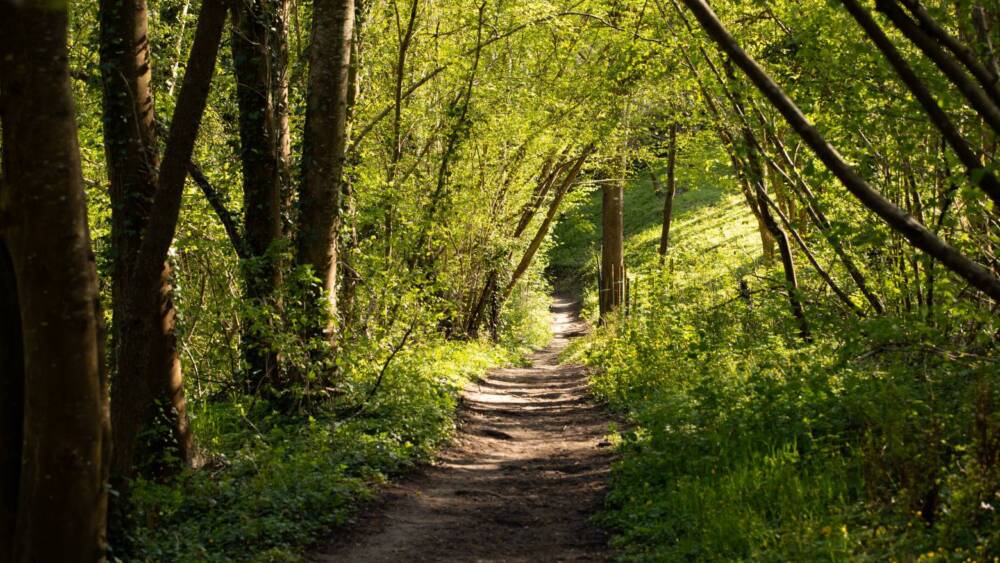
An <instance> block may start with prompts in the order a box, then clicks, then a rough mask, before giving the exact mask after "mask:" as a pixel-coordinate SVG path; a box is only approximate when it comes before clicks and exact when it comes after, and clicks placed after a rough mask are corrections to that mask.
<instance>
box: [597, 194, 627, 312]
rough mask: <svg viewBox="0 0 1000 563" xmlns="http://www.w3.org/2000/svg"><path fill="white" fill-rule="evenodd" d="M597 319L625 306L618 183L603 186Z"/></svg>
mask: <svg viewBox="0 0 1000 563" xmlns="http://www.w3.org/2000/svg"><path fill="white" fill-rule="evenodd" d="M600 274H601V278H600V281H601V283H600V297H599V299H598V304H599V310H600V318H601V321H602V322H603V321H604V320H605V319H606V318H607V316H608V315H609V314H611V313H612V312H614V311H615V310H616V309H618V308H619V307H621V306H622V304H624V303H625V281H624V280H625V234H624V193H623V186H622V182H621V181H617V180H615V181H609V182H606V183H605V184H604V185H603V186H602V200H601V272H600Z"/></svg>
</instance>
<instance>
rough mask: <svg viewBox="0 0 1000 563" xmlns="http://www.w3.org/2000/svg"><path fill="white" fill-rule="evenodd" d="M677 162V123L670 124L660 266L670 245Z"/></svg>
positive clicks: (659, 250)
mask: <svg viewBox="0 0 1000 563" xmlns="http://www.w3.org/2000/svg"><path fill="white" fill-rule="evenodd" d="M676 161H677V123H676V122H674V123H671V124H670V148H669V149H668V153H667V191H666V192H665V193H664V200H663V226H662V228H661V230H660V247H659V249H658V252H659V253H660V264H663V259H664V258H665V257H666V256H667V246H668V245H669V243H670V221H671V220H672V219H673V215H674V193H675V192H676V189H677V186H676V184H675V180H674V166H675V164H676Z"/></svg>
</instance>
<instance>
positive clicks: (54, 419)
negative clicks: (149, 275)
mask: <svg viewBox="0 0 1000 563" xmlns="http://www.w3.org/2000/svg"><path fill="white" fill-rule="evenodd" d="M68 19H69V18H68V6H67V4H66V3H65V2H42V1H38V0H31V1H27V2H22V3H19V4H14V3H10V2H4V3H0V128H2V131H3V174H2V178H3V179H2V182H0V212H2V213H0V214H2V216H3V217H4V218H5V220H4V222H3V224H2V227H0V228H2V230H0V285H2V289H3V290H4V295H3V297H2V298H0V315H2V316H0V325H2V326H3V328H2V329H0V360H3V362H4V363H3V364H0V370H2V372H0V374H2V375H0V377H2V378H3V383H0V406H2V407H3V408H4V409H5V412H4V413H2V414H0V417H2V418H0V421H2V422H0V424H3V426H2V427H0V434H2V436H3V438H0V444H2V445H3V446H4V452H3V454H0V479H2V482H0V500H2V501H3V506H2V507H0V560H3V561H88V560H89V561H94V560H100V559H102V558H103V557H104V551H105V520H106V512H107V493H108V489H107V486H106V473H105V468H106V463H107V453H108V452H107V446H108V444H109V441H110V432H109V426H108V418H107V417H108V410H107V402H106V401H107V393H106V389H107V388H106V384H107V381H106V378H105V371H104V353H103V352H104V349H103V341H104V335H103V326H102V316H101V313H100V305H99V289H98V282H97V271H96V267H95V263H94V256H93V253H92V252H91V249H90V235H89V232H88V229H87V208H86V201H85V197H84V190H83V175H82V171H81V167H80V152H79V147H78V145H77V130H76V112H75V108H74V101H73V91H72V88H71V85H70V77H69V66H68V53H67V48H66V41H67V23H68ZM18 403H20V404H18ZM7 408H10V409H11V412H10V413H8V412H7V411H6V409H7ZM16 414H20V415H21V417H20V424H18V421H16V420H12V418H13V417H12V416H11V415H16ZM18 434H20V436H18ZM15 460H16V463H17V467H11V466H10V464H11V462H12V461H15ZM15 482H16V495H15V494H14V492H15V489H14V487H15ZM15 497H16V498H15ZM12 523H13V528H11V524H12Z"/></svg>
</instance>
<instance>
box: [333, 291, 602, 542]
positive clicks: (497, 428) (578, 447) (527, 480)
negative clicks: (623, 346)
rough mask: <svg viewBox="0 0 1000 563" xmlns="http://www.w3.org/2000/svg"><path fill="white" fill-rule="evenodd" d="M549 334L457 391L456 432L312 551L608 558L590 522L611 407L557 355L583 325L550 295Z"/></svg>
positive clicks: (571, 306)
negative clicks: (540, 345)
mask: <svg viewBox="0 0 1000 563" xmlns="http://www.w3.org/2000/svg"><path fill="white" fill-rule="evenodd" d="M551 311H552V315H553V321H552V322H553V327H552V328H553V333H554V338H553V340H552V342H551V344H549V346H548V347H546V348H545V349H543V350H540V351H538V352H536V353H534V354H532V355H531V356H530V357H529V360H530V361H531V366H530V367H526V368H506V369H497V370H492V371H490V372H489V373H488V374H487V375H486V377H484V378H483V379H481V380H479V381H474V382H472V383H470V384H469V385H468V386H467V387H466V388H465V390H464V392H463V401H462V404H461V406H460V409H459V419H458V432H457V434H456V437H455V440H454V442H453V443H452V445H451V447H449V448H448V449H446V450H445V451H443V452H442V453H441V454H440V455H439V456H438V459H437V462H436V463H435V464H434V465H432V466H430V467H427V468H426V469H424V470H422V471H420V472H419V473H418V474H416V475H414V476H412V477H410V478H409V479H407V480H405V481H404V482H402V483H399V484H396V485H393V486H391V487H388V488H387V489H386V490H385V491H384V494H383V497H382V500H381V501H380V502H378V503H377V504H375V505H374V506H373V507H372V508H371V509H369V510H368V511H367V513H365V514H362V515H361V516H360V517H359V518H358V524H357V525H356V526H355V528H354V529H351V530H348V531H347V533H346V534H345V536H344V537H343V538H342V539H340V540H338V541H337V543H335V544H334V545H332V546H330V547H328V548H326V549H325V550H323V551H321V552H320V553H317V554H316V555H314V557H313V559H314V560H316V561H349V562H353V561H359V562H362V561H363V562H378V561H393V562H397V561H605V560H608V559H609V558H610V552H609V551H608V548H607V539H606V537H605V536H604V534H603V533H602V532H601V530H599V529H598V528H596V527H595V526H594V525H593V524H591V523H590V521H589V519H590V517H591V516H592V515H593V514H595V513H596V512H598V511H599V510H600V508H601V506H602V502H603V499H604V493H605V481H606V478H607V476H608V473H609V470H610V465H611V461H612V458H613V456H614V449H613V448H612V447H611V445H610V444H609V443H608V442H607V441H605V435H606V434H608V432H609V424H610V423H611V418H610V417H609V416H608V415H607V413H605V412H604V410H603V409H602V408H601V407H600V406H599V405H597V404H596V403H595V402H594V401H593V400H592V399H591V397H590V395H589V394H588V390H587V373H586V368H584V367H582V366H579V365H559V362H558V357H559V353H560V352H561V351H562V350H563V349H564V348H565V347H566V346H567V344H568V343H569V340H570V339H571V338H573V337H575V336H580V335H582V334H584V333H585V332H586V330H587V325H586V323H584V322H581V321H580V320H579V319H578V317H577V306H576V304H575V303H574V302H573V301H572V300H570V299H566V298H557V299H556V300H555V301H554V303H553V306H552V308H551Z"/></svg>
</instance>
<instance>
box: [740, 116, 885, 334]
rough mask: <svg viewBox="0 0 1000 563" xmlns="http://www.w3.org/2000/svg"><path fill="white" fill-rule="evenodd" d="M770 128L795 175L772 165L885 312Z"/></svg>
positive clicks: (861, 287) (876, 308)
mask: <svg viewBox="0 0 1000 563" xmlns="http://www.w3.org/2000/svg"><path fill="white" fill-rule="evenodd" d="M757 116H758V118H759V119H760V120H761V122H762V123H766V121H765V120H764V119H763V115H762V114H761V113H760V111H759V110H758V111H757ZM767 131H768V133H769V135H770V137H771V142H772V144H773V145H774V147H775V149H777V152H778V154H780V155H781V157H782V159H783V160H784V161H785V165H787V166H788V167H789V169H791V171H792V174H794V176H795V178H794V180H793V179H792V178H789V177H788V175H787V173H786V172H785V171H784V170H782V167H781V166H780V165H779V164H778V163H777V162H776V161H774V160H773V159H770V158H769V159H768V164H769V165H770V166H771V167H773V168H774V169H775V170H777V171H778V173H779V174H781V175H782V176H783V177H785V179H786V181H788V185H789V186H792V192H793V193H794V194H795V195H796V197H798V198H799V203H801V204H802V206H803V207H804V208H805V211H806V214H807V215H808V216H809V218H810V219H811V220H812V222H813V224H814V225H815V226H816V228H817V229H818V230H819V232H820V234H822V235H823V238H825V239H826V241H827V242H828V243H830V247H831V248H833V251H834V253H835V254H836V255H837V257H838V258H840V261H841V263H842V264H843V265H844V268H845V269H846V270H847V273H848V274H850V276H851V279H853V280H854V283H855V285H857V286H858V289H859V290H861V293H862V295H864V296H865V299H866V300H867V301H868V303H869V304H870V305H871V306H872V309H873V310H874V311H875V313H877V314H879V315H881V314H884V313H885V305H884V304H883V303H882V299H880V298H879V296H878V295H875V293H874V292H873V291H872V290H871V289H870V288H869V287H868V281H867V280H866V279H865V276H864V274H862V273H861V270H860V269H859V268H858V267H857V264H855V263H854V259H853V258H851V256H850V255H849V254H847V251H846V250H845V249H844V246H843V245H842V244H841V243H840V239H838V238H837V235H836V234H834V233H833V229H832V228H831V226H830V222H829V221H828V220H827V218H826V215H825V214H824V213H823V209H822V208H821V207H820V205H819V200H818V199H817V198H816V195H815V194H813V192H812V190H810V189H809V186H808V185H807V184H806V181H805V178H803V177H802V174H801V173H799V169H798V167H797V166H795V162H794V161H793V160H792V157H791V155H789V154H788V151H787V150H786V149H785V145H784V144H783V143H782V142H781V139H779V138H778V136H777V134H776V133H775V132H774V131H773V129H772V128H770V127H767Z"/></svg>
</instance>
